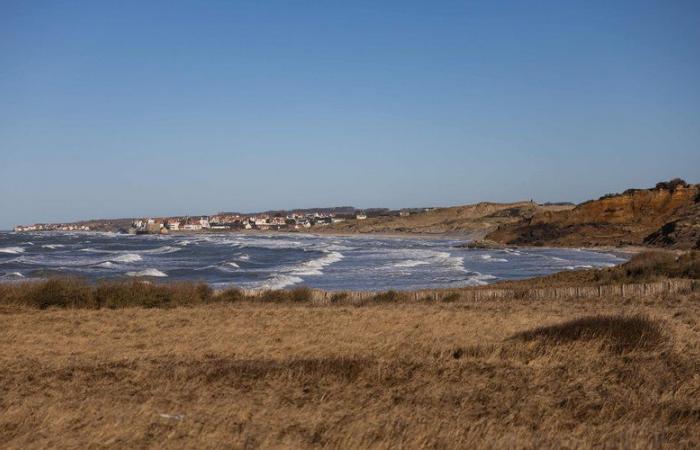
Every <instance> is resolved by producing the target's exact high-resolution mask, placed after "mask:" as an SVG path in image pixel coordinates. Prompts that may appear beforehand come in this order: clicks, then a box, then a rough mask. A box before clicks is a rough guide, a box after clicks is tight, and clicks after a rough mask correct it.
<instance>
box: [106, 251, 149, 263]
mask: <svg viewBox="0 0 700 450" xmlns="http://www.w3.org/2000/svg"><path fill="white" fill-rule="evenodd" d="M142 259H143V258H142V257H141V255H137V254H136V253H125V254H123V255H119V256H117V257H116V258H112V261H114V262H123V263H133V262H137V261H141V260H142Z"/></svg>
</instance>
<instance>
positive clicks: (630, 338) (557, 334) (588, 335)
mask: <svg viewBox="0 0 700 450" xmlns="http://www.w3.org/2000/svg"><path fill="white" fill-rule="evenodd" d="M513 339H516V340H523V341H534V340H539V341H541V342H543V343H545V344H552V345H559V344H565V343H571V342H577V341H578V342H591V341H595V342H599V343H600V344H601V346H602V347H603V348H604V349H607V350H612V351H615V352H619V353H624V352H630V351H634V350H652V349H655V348H657V347H659V346H660V345H661V344H662V343H663V342H664V341H665V337H664V334H663V333H662V330H661V326H660V325H659V324H658V323H657V322H656V321H654V320H651V319H650V318H648V317H646V316H641V315H637V316H612V315H610V316H605V315H599V316H588V317H582V318H580V319H576V320H570V321H568V322H564V323H561V324H557V325H551V326H547V327H538V328H535V329H533V330H529V331H525V332H523V333H518V334H516V335H515V336H513Z"/></svg>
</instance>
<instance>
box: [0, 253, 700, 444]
mask: <svg viewBox="0 0 700 450" xmlns="http://www.w3.org/2000/svg"><path fill="white" fill-rule="evenodd" d="M699 260H700V258H699V257H698V253H697V252H695V253H692V252H690V253H685V254H681V255H677V254H674V253H671V252H650V253H646V254H640V255H637V256H636V257H634V258H633V259H632V260H631V261H630V262H628V263H627V264H624V265H622V266H619V267H615V268H610V269H603V270H598V271H595V270H591V271H576V272H566V273H562V274H558V275H553V276H551V277H545V278H542V279H539V280H526V281H522V282H518V283H511V284H510V286H511V288H512V287H514V286H517V287H518V288H515V289H511V290H508V292H509V294H508V295H507V296H505V297H501V298H494V299H486V300H470V297H469V296H468V295H466V290H461V291H460V290H458V291H451V292H446V293H445V294H446V295H443V296H441V297H440V301H435V299H436V298H437V297H433V296H431V295H427V296H426V297H425V298H422V297H421V298H418V297H417V296H416V295H411V294H409V293H405V292H397V291H388V292H383V293H377V294H374V295H373V296H370V297H367V298H366V299H365V300H364V301H362V302H355V303H352V305H353V306H349V304H348V303H347V301H348V299H349V297H350V295H351V293H334V294H333V295H332V296H330V298H329V301H328V302H326V303H324V304H323V305H325V306H320V304H319V303H315V302H313V301H311V297H313V293H314V292H313V291H312V290H310V289H308V288H298V289H295V290H290V291H269V292H262V293H259V294H256V295H252V294H251V293H246V292H243V291H240V290H236V289H231V290H227V291H224V292H212V291H211V290H210V289H209V288H208V287H207V286H206V285H200V284H196V283H175V284H156V283H150V282H144V281H140V280H129V281H120V282H105V283H100V284H97V285H90V284H88V283H86V282H84V281H81V280H75V279H55V280H48V281H45V282H39V283H17V284H7V283H6V284H0V411H2V413H1V414H0V448H16V449H20V448H22V449H23V448H47V447H60V448H85V447H87V448H91V447H119V448H134V447H136V448H143V447H165V448H183V447H185V448H221V447H230V448H314V447H330V448H402V447H403V448H423V447H429V448H503V447H507V448H535V447H545V448H553V447H556V448H561V447H567V448H590V447H615V448H618V447H624V448H652V447H653V448H692V447H695V446H696V445H697V443H698V442H700V378H698V376H697V373H698V371H699V370H700V321H698V317H700V296H699V294H698V291H697V287H695V288H692V289H688V290H684V291H681V292H673V293H670V292H663V293H659V294H654V293H651V294H648V295H644V296H639V297H629V296H626V297H618V296H616V295H610V296H607V297H602V298H601V297H598V298H556V299H547V300H542V299H538V298H537V297H532V296H531V295H532V294H533V291H532V290H529V289H530V288H532V287H537V286H539V284H538V283H545V284H544V285H545V286H546V285H554V286H556V285H557V284H558V283H559V284H561V285H568V286H571V285H575V283H579V282H582V281H583V282H584V284H585V283H601V282H613V283H615V282H633V281H644V280H649V281H650V280H668V279H669V277H679V278H688V277H690V278H696V279H697V278H698V261H699ZM557 277H559V278H557ZM543 280H544V281H543ZM505 285H506V286H507V285H508V284H505ZM502 288H503V287H502ZM503 289H505V288H503ZM477 290H478V289H477ZM426 294H429V293H426ZM421 295H423V294H421ZM134 306H140V307H138V308H135V307H134Z"/></svg>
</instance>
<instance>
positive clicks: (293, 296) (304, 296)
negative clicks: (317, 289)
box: [289, 286, 313, 302]
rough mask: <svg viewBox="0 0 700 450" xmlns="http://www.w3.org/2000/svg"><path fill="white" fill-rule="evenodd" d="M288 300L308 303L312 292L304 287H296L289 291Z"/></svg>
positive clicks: (311, 297)
mask: <svg viewBox="0 0 700 450" xmlns="http://www.w3.org/2000/svg"><path fill="white" fill-rule="evenodd" d="M289 299H290V300H291V301H293V302H310V301H311V300H312V299H313V291H312V290H311V289H310V288H308V287H306V286H302V287H298V288H295V289H292V290H291V291H289Z"/></svg>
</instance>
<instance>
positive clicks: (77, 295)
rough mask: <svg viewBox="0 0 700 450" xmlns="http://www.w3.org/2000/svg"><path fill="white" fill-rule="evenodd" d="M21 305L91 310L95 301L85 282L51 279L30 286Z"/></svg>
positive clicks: (74, 279) (70, 279)
mask: <svg viewBox="0 0 700 450" xmlns="http://www.w3.org/2000/svg"><path fill="white" fill-rule="evenodd" d="M21 298H22V299H23V301H22V303H24V304H28V305H31V306H34V307H35V308H40V309H46V308H50V307H54V306H55V307H59V308H93V307H95V305H96V304H95V299H94V297H93V295H92V289H91V288H90V285H89V284H87V282H85V281H83V280H81V279H77V278H52V279H50V280H47V281H45V282H43V283H38V284H34V285H31V286H30V287H29V289H27V290H26V291H25V292H24V295H22V296H21Z"/></svg>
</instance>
